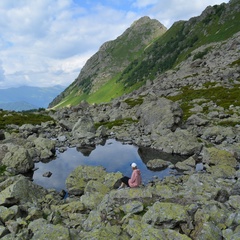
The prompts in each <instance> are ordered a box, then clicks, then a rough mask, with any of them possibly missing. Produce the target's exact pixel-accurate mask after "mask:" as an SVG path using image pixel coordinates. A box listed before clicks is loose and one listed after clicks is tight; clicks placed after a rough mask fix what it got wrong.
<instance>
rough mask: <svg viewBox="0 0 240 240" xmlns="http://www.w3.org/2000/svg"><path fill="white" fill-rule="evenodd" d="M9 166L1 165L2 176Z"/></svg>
mask: <svg viewBox="0 0 240 240" xmlns="http://www.w3.org/2000/svg"><path fill="white" fill-rule="evenodd" d="M6 169H7V167H6V166H5V165H3V166H0V176H2V175H3V173H4V172H5V171H6Z"/></svg>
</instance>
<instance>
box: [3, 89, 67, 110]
mask: <svg viewBox="0 0 240 240" xmlns="http://www.w3.org/2000/svg"><path fill="white" fill-rule="evenodd" d="M64 89H65V87H64V86H60V85H57V86H53V87H42V88H41V87H29V86H21V87H16V88H7V89H0V109H3V110H11V111H23V110H30V109H38V108H47V107H48V104H49V103H50V102H51V101H52V100H53V99H54V98H56V97H57V96H58V94H60V93H61V92H62V91H63V90H64Z"/></svg>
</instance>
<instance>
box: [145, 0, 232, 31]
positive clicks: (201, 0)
mask: <svg viewBox="0 0 240 240" xmlns="http://www.w3.org/2000/svg"><path fill="white" fill-rule="evenodd" d="M146 1H147V0H146ZM149 2H151V1H149ZM223 2H225V3H227V2H228V0H195V1H191V3H189V1H187V0H168V1H163V0H160V1H158V2H157V3H156V4H154V5H153V6H151V8H150V9H149V10H148V13H149V15H150V16H152V17H155V18H157V19H158V20H159V21H160V22H161V23H162V24H163V25H165V26H166V27H168V28H169V27H171V25H172V24H173V23H174V22H176V21H179V20H189V19H190V18H191V17H194V16H198V15H200V14H201V13H202V11H203V10H204V9H205V8H206V7H207V6H209V5H215V4H221V3H223Z"/></svg>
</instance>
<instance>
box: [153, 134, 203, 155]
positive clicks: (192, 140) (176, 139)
mask: <svg viewBox="0 0 240 240" xmlns="http://www.w3.org/2000/svg"><path fill="white" fill-rule="evenodd" d="M152 145H153V147H154V148H157V149H160V150H162V151H163V152H166V153H174V154H180V155H189V156H190V155H193V154H198V153H200V151H201V149H202V143H199V142H198V140H197V138H196V137H195V136H193V135H192V134H191V133H190V132H188V131H187V130H182V129H177V130H176V131H175V132H170V133H168V134H167V135H165V136H159V137H158V138H157V139H156V140H155V141H154V143H153V144H152Z"/></svg>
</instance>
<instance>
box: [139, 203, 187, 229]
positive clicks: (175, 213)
mask: <svg viewBox="0 0 240 240" xmlns="http://www.w3.org/2000/svg"><path fill="white" fill-rule="evenodd" d="M187 221H188V213H187V210H186V209H185V208H184V207H183V206H182V205H179V204H175V203H167V202H155V203H154V204H153V206H152V207H151V208H149V210H148V211H147V212H146V213H145V214H144V215H143V217H142V222H144V223H148V224H152V225H154V226H159V225H163V226H165V227H167V228H174V227H175V226H177V225H178V224H180V223H186V222H187Z"/></svg>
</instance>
